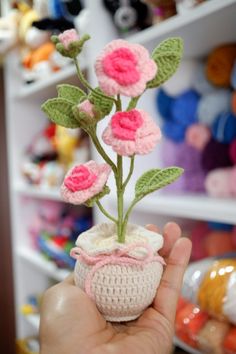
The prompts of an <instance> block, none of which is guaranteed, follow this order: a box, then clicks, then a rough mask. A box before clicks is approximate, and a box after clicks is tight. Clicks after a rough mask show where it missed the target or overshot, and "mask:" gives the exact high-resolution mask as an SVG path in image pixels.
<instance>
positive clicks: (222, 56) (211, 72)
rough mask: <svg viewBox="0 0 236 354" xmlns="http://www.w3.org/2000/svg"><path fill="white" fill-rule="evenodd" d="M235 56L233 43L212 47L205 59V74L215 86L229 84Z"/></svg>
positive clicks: (235, 46) (235, 49)
mask: <svg viewBox="0 0 236 354" xmlns="http://www.w3.org/2000/svg"><path fill="white" fill-rule="evenodd" d="M235 58H236V45H235V44H226V45H222V46H220V47H218V48H216V49H214V50H213V51H212V52H211V54H210V55H209V56H208V59H207V65H206V76H207V78H208V80H209V81H210V82H211V83H212V84H214V85H216V86H221V87H228V86H230V84H231V72H232V69H233V65H234V61H235Z"/></svg>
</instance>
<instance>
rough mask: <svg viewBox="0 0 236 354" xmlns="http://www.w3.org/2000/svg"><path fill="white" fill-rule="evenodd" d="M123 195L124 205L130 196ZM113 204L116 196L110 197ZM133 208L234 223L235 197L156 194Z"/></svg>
mask: <svg viewBox="0 0 236 354" xmlns="http://www.w3.org/2000/svg"><path fill="white" fill-rule="evenodd" d="M128 194H129V193H127V196H126V197H125V205H126V207H127V206H128V205H129V204H130V203H131V201H132V197H131V196H129V195H128ZM110 202H111V203H112V205H113V206H114V205H115V202H116V197H115V195H112V196H111V198H110ZM134 210H137V211H141V212H145V213H150V214H157V215H172V216H175V217H183V218H188V219H193V220H206V221H218V222H225V223H232V224H236V199H219V198H210V197H208V196H206V195H196V194H195V195H194V194H192V195H190V194H187V195H184V194H183V195H167V194H166V195H163V194H156V195H152V196H149V197H146V198H144V199H143V200H142V201H140V202H139V203H138V204H137V205H136V206H135V207H134Z"/></svg>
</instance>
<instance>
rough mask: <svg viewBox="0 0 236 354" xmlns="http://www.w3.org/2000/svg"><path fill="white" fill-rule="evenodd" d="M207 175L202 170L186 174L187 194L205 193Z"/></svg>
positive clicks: (185, 186)
mask: <svg viewBox="0 0 236 354" xmlns="http://www.w3.org/2000/svg"><path fill="white" fill-rule="evenodd" d="M205 178H206V176H205V173H204V172H203V171H201V170H198V171H191V172H186V173H185V174H184V190H185V191H186V192H193V193H196V192H204V191H205Z"/></svg>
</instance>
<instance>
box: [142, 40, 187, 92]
mask: <svg viewBox="0 0 236 354" xmlns="http://www.w3.org/2000/svg"><path fill="white" fill-rule="evenodd" d="M182 55H183V40H182V39H181V38H178V37H176V38H169V39H166V40H165V41H163V42H161V43H160V44H159V46H158V47H156V48H155V49H154V51H153V53H152V59H153V60H154V61H155V62H156V64H157V67H158V70H157V74H156V76H155V77H154V79H153V80H151V81H149V82H148V83H147V88H154V87H158V86H160V85H161V84H163V83H164V82H165V81H167V80H168V79H169V78H170V77H171V76H172V75H173V74H174V73H175V72H176V70H177V68H178V66H179V63H180V60H181V58H182Z"/></svg>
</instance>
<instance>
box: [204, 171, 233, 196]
mask: <svg viewBox="0 0 236 354" xmlns="http://www.w3.org/2000/svg"><path fill="white" fill-rule="evenodd" d="M230 172H231V168H218V169H215V170H213V171H211V172H209V173H208V175H207V176H206V180H205V188H206V191H207V193H208V194H209V195H210V196H211V197H218V198H229V197H231V195H232V192H231V189H230Z"/></svg>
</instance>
